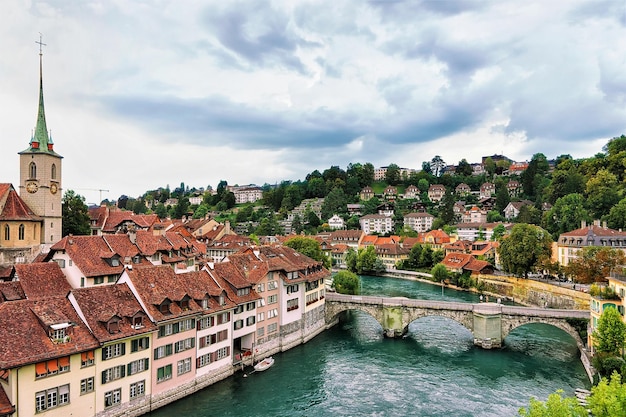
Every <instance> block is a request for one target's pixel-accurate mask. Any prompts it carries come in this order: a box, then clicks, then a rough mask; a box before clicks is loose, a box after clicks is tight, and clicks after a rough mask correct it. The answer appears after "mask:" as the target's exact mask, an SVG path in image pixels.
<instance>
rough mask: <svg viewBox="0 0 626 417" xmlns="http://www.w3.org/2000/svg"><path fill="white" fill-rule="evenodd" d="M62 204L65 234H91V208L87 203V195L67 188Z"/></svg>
mask: <svg viewBox="0 0 626 417" xmlns="http://www.w3.org/2000/svg"><path fill="white" fill-rule="evenodd" d="M61 204H62V206H61V216H62V218H63V236H67V235H69V234H72V235H90V234H91V226H90V218H89V208H88V207H87V205H86V204H85V197H83V196H82V195H79V194H76V193H75V192H74V190H67V191H66V192H65V194H63V200H62V201H61Z"/></svg>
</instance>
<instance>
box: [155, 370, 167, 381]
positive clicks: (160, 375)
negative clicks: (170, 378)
mask: <svg viewBox="0 0 626 417" xmlns="http://www.w3.org/2000/svg"><path fill="white" fill-rule="evenodd" d="M164 373H165V368H159V369H158V370H157V380H159V379H163V374H164Z"/></svg>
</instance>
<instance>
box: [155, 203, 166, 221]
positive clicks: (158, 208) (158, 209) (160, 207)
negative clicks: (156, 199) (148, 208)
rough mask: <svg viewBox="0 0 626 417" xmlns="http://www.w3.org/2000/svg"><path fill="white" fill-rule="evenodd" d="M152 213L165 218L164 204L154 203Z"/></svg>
mask: <svg viewBox="0 0 626 417" xmlns="http://www.w3.org/2000/svg"><path fill="white" fill-rule="evenodd" d="M154 214H156V215H157V216H159V219H166V218H167V208H166V207H165V205H164V204H163V203H158V204H157V205H156V207H155V208H154Z"/></svg>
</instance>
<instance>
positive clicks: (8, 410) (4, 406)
mask: <svg viewBox="0 0 626 417" xmlns="http://www.w3.org/2000/svg"><path fill="white" fill-rule="evenodd" d="M13 413H15V407H14V406H13V405H12V404H11V401H9V397H8V396H7V393H6V392H4V388H3V387H2V386H1V385H0V415H12V414H13Z"/></svg>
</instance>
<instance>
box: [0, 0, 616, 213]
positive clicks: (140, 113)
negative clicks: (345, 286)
mask: <svg viewBox="0 0 626 417" xmlns="http://www.w3.org/2000/svg"><path fill="white" fill-rule="evenodd" d="M625 27H626V2H625V1H624V0H619V1H618V0H611V1H601V0H590V1H585V0H551V1H545V0H537V1H533V0H523V1H521V0H494V1H479V0H469V1H468V0H455V1H453V0H424V1H393V0H387V1H383V0H380V1H369V2H368V1H365V0H345V1H342V0H329V1H322V0H320V1H307V0H298V1H295V0H291V1H290V0H277V1H255V0H243V1H237V0H227V1H224V0H219V1H212V0H211V1H193V0H185V1H179V0H154V1H149V0H144V1H139V0H137V1H128V0H98V1H96V0H94V1H90V0H81V1H69V0H63V1H61V0H54V1H53V0H47V1H36V0H33V1H26V0H2V2H1V3H0V51H2V53H3V56H2V59H1V60H0V108H1V109H2V116H1V117H0V140H1V143H2V148H1V149H2V153H1V154H0V182H11V183H13V184H14V185H18V184H19V173H18V163H19V158H18V155H17V152H19V151H22V150H24V149H25V148H26V147H27V146H28V142H29V139H30V135H31V131H32V129H33V128H34V125H35V120H36V110H37V98H38V77H39V55H38V53H39V50H38V45H37V44H36V43H35V41H36V40H38V39H39V32H41V33H43V42H44V43H46V44H47V46H45V47H44V50H43V53H44V55H43V69H44V91H45V94H44V96H45V105H46V117H47V123H48V128H49V129H50V130H51V131H52V137H53V140H54V143H55V150H56V151H57V152H59V153H60V154H61V155H63V156H64V157H65V158H64V161H63V187H64V189H66V190H67V189H73V190H75V191H76V192H77V193H79V194H81V195H83V196H85V197H86V199H87V202H88V203H95V202H99V195H100V194H99V192H97V191H93V190H97V189H106V190H109V191H108V192H103V193H102V198H109V199H117V198H118V197H119V196H120V195H122V194H125V195H128V196H131V197H137V196H139V195H141V194H142V193H143V192H144V191H146V190H150V189H155V188H158V187H164V186H166V185H169V186H170V187H171V188H174V187H176V186H178V185H179V184H180V183H181V182H184V183H185V184H186V185H189V186H192V187H206V186H208V185H211V186H213V187H216V186H217V183H218V182H219V181H220V180H222V179H224V180H226V181H228V183H229V184H231V185H234V184H240V185H243V184H250V183H256V184H259V185H262V184H264V183H275V182H277V181H281V180H283V179H290V180H298V179H304V177H305V176H306V174H307V173H309V172H311V171H313V170H315V169H319V170H320V171H323V170H324V169H326V168H328V167H330V166H331V165H338V166H340V167H341V168H343V169H345V168H346V167H347V165H348V163H350V162H362V163H364V162H371V163H372V164H374V166H376V167H378V166H384V165H388V164H390V163H395V164H398V165H400V166H402V167H409V168H420V167H421V165H422V162H423V161H426V160H430V159H432V157H433V156H435V155H441V157H442V158H443V159H444V161H446V162H447V163H449V164H454V163H458V161H459V160H461V159H462V158H466V159H467V160H468V161H469V162H477V161H479V160H480V158H481V156H483V155H491V154H494V153H503V154H505V155H507V156H509V157H510V158H512V159H515V160H520V161H522V160H529V159H530V158H531V157H532V155H533V154H534V153H537V152H542V153H544V154H545V155H546V156H547V157H548V158H553V157H556V156H557V155H560V154H564V153H569V154H571V155H572V156H574V157H575V158H581V157H588V156H592V155H593V154H595V153H597V152H600V151H601V150H602V146H603V145H604V144H605V143H606V142H607V140H608V139H610V138H612V137H614V136H619V135H621V134H622V133H626V129H625V127H626V103H625V101H626V33H625V32H626V31H625Z"/></svg>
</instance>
